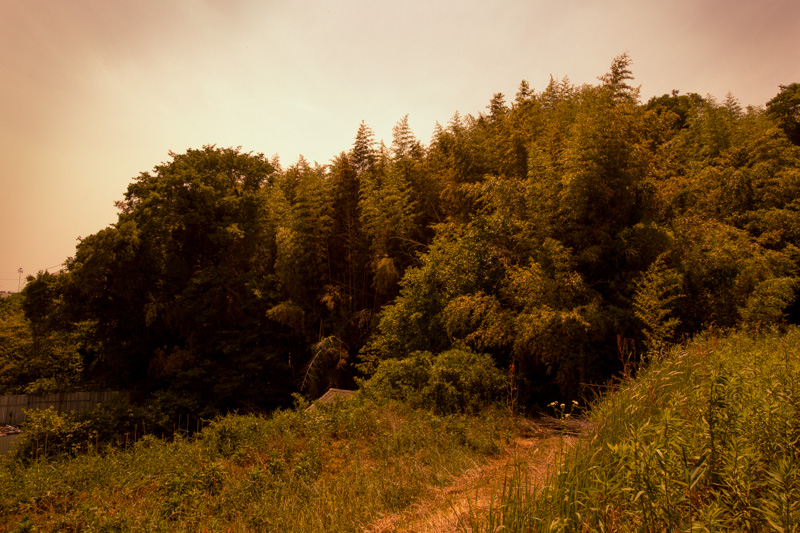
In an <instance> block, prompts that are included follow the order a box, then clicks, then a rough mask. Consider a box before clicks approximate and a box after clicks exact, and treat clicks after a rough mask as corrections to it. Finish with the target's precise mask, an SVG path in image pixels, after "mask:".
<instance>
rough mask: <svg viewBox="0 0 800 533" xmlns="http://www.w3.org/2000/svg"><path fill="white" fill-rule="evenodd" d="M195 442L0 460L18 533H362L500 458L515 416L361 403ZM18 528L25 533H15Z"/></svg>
mask: <svg viewBox="0 0 800 533" xmlns="http://www.w3.org/2000/svg"><path fill="white" fill-rule="evenodd" d="M304 407H305V405H304V404H302V403H301V404H300V405H298V407H297V408H296V409H293V410H284V411H279V412H277V413H274V414H273V415H272V416H270V417H265V416H252V415H229V416H225V417H222V418H219V419H217V420H215V421H213V422H212V423H210V424H209V425H208V426H207V427H205V428H203V429H202V430H201V431H199V432H198V433H197V434H196V435H194V436H192V437H191V438H189V437H181V435H180V433H178V434H177V435H176V437H175V438H174V439H173V440H171V441H169V442H168V441H165V440H162V439H157V438H155V437H152V436H146V437H144V438H141V439H140V440H138V441H137V442H136V443H135V444H134V445H131V446H128V447H127V448H126V447H119V448H113V447H112V448H106V449H105V451H104V450H103V449H100V451H99V452H98V451H96V450H95V451H92V448H91V447H88V448H87V450H88V451H85V452H81V453H77V454H76V453H73V450H66V451H65V453H64V454H62V455H60V456H57V457H51V456H47V455H42V456H40V457H39V458H37V459H35V460H33V461H27V462H26V461H21V460H18V459H17V460H15V459H14V458H9V457H5V458H2V460H1V461H0V478H2V479H3V488H2V491H0V516H3V521H2V522H3V523H2V525H0V528H2V527H6V528H8V530H9V531H15V530H16V531H193V532H194V531H231V532H236V531H241V532H244V531H298V532H317V531H326V532H338V531H342V532H344V531H360V530H361V529H362V528H363V527H364V526H365V525H367V524H369V523H370V522H371V521H373V520H375V519H377V518H378V517H380V516H381V515H383V514H388V513H392V512H396V511H398V510H401V509H404V508H406V507H407V506H409V505H410V504H411V503H412V502H413V501H415V500H416V499H418V498H420V497H421V496H423V495H424V493H425V491H426V490H429V488H430V487H435V486H441V485H444V484H446V483H448V482H449V481H450V480H451V479H452V478H453V477H454V476H456V475H458V474H459V473H461V472H463V471H464V470H466V469H468V468H471V467H473V466H475V464H476V463H479V462H481V461H482V460H483V458H485V457H486V456H489V455H493V454H495V453H497V452H498V451H499V450H500V449H501V447H502V446H503V444H504V443H505V441H506V440H507V439H510V438H513V436H514V432H515V427H514V421H513V419H510V418H509V417H508V416H504V415H503V416H501V415H499V414H498V413H497V412H495V411H491V410H490V411H488V412H485V413H484V414H483V415H477V416H466V415H460V414H455V415H449V416H437V415H435V414H432V413H431V412H429V411H424V410H416V409H412V408H410V407H407V406H406V405H404V404H400V403H395V402H387V401H383V402H376V401H372V400H368V399H365V398H362V397H361V395H358V394H357V395H354V396H352V397H350V398H348V399H346V400H341V401H336V402H333V403H331V404H320V405H318V406H317V408H316V409H314V410H313V411H307V412H306V411H304V409H303V408H304ZM15 528H16V529H15Z"/></svg>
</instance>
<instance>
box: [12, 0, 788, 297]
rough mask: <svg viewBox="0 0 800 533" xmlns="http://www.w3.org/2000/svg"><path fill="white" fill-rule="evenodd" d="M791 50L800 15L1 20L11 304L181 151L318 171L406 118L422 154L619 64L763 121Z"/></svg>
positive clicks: (278, 8)
mask: <svg viewBox="0 0 800 533" xmlns="http://www.w3.org/2000/svg"><path fill="white" fill-rule="evenodd" d="M798 34H800V2H797V0H760V1H759V2H755V1H752V0H671V1H669V2H664V1H660V2H655V1H650V0H602V1H600V0H558V1H553V0H492V1H491V2H489V1H486V0H403V1H393V2H385V1H381V0H336V1H333V0H260V1H256V0H136V1H133V0H130V1H128V0H114V1H109V0H0V71H1V72H2V78H0V80H2V81H0V290H5V291H16V290H17V289H18V288H19V287H20V279H22V284H24V276H26V275H29V274H32V275H35V274H36V273H37V272H38V271H41V270H47V269H49V271H50V272H55V271H58V270H59V268H60V265H61V264H62V263H63V262H64V261H65V260H66V259H67V258H68V257H70V256H73V255H74V253H75V246H76V245H77V243H78V239H79V237H85V236H88V235H91V234H93V233H96V232H97V231H100V230H101V229H103V228H105V227H107V226H109V225H110V224H113V223H114V222H115V221H116V219H117V211H116V208H115V207H114V202H115V201H117V200H120V199H122V197H123V194H124V193H125V190H126V189H127V186H128V184H129V183H130V182H131V181H132V179H133V178H134V177H136V176H138V175H139V174H140V173H141V172H149V171H150V170H152V169H153V167H154V166H156V165H158V164H160V163H162V162H167V161H169V160H170V156H169V152H170V151H173V152H177V153H181V152H184V151H185V150H187V149H189V148H201V147H202V146H204V145H209V144H213V145H216V146H218V147H239V146H240V147H241V148H242V150H243V151H245V152H254V153H263V154H265V155H267V156H269V157H271V156H273V155H275V154H277V155H278V156H279V157H280V161H281V163H282V165H283V166H288V165H291V164H293V163H295V162H296V161H297V159H298V158H299V156H300V155H303V156H304V157H305V158H306V159H307V160H309V161H317V162H318V163H320V164H326V163H328V162H329V161H330V160H331V159H332V158H333V157H334V156H336V155H337V154H339V153H340V152H342V151H345V150H349V149H350V148H351V147H352V143H353V140H354V138H355V135H356V132H357V130H358V126H359V124H360V123H361V122H362V121H364V122H365V123H366V124H367V125H369V126H370V127H371V128H372V129H373V130H374V131H375V134H376V137H377V138H378V139H383V140H385V141H386V143H387V145H388V144H390V143H391V131H392V127H393V126H394V125H395V124H396V123H397V122H398V121H400V120H401V119H402V118H403V116H405V115H406V114H407V115H408V116H409V124H410V126H411V128H412V130H413V131H414V133H415V134H416V136H417V138H418V139H420V140H421V141H422V142H423V143H425V144H427V143H428V141H429V140H430V137H431V134H432V132H433V130H434V127H435V125H436V123H437V122H439V123H441V124H444V125H446V124H447V122H448V121H449V120H450V118H451V117H452V116H453V114H454V113H455V112H459V113H460V114H462V115H466V114H471V115H477V114H479V113H482V112H486V106H487V105H488V104H489V100H490V99H491V98H492V95H494V94H495V93H498V92H502V93H504V94H505V95H506V96H507V101H512V100H513V98H514V95H515V93H516V91H517V89H518V87H519V84H520V82H521V81H522V80H523V79H524V80H527V81H528V82H529V83H530V85H531V87H532V88H533V89H534V90H535V91H537V92H539V91H542V90H543V89H544V88H545V87H546V86H547V84H548V83H549V81H550V77H551V76H553V77H554V78H556V79H561V78H563V77H564V76H568V77H569V79H570V81H571V82H572V83H573V84H575V85H580V84H583V83H590V84H594V83H597V78H598V77H599V76H601V75H603V74H604V73H605V72H607V71H608V69H609V66H610V65H611V62H612V60H613V59H614V58H615V57H617V56H619V55H620V54H623V53H626V52H627V53H628V55H629V57H630V58H631V60H632V62H633V63H632V71H633V74H634V77H635V80H634V84H638V85H640V87H641V98H642V100H643V101H647V100H648V99H649V98H650V97H652V96H660V95H662V94H665V93H669V92H670V91H672V90H673V89H676V90H679V91H681V92H682V93H688V92H696V93H699V94H701V95H704V96H705V95H711V96H714V97H715V98H717V99H718V100H723V99H724V98H725V97H726V95H727V94H728V93H731V94H732V95H733V96H735V97H736V98H737V99H738V100H739V101H740V102H741V104H742V105H743V106H749V105H752V106H764V104H765V103H766V102H767V101H769V100H770V99H771V98H772V97H774V96H775V95H776V94H777V93H778V91H779V90H780V89H779V85H781V84H783V85H787V84H789V83H793V82H800V45H798V40H797V35H798ZM20 268H22V270H23V274H22V278H20V275H19V273H18V270H19V269H20Z"/></svg>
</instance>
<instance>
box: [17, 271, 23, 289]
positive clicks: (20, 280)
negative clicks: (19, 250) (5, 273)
mask: <svg viewBox="0 0 800 533" xmlns="http://www.w3.org/2000/svg"><path fill="white" fill-rule="evenodd" d="M17 272H19V281H17V292H19V291H20V290H21V289H22V267H19V270H17Z"/></svg>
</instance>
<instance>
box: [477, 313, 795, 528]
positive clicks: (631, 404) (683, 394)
mask: <svg viewBox="0 0 800 533" xmlns="http://www.w3.org/2000/svg"><path fill="white" fill-rule="evenodd" d="M590 419H591V421H592V422H593V424H594V429H593V431H592V432H591V434H590V435H588V436H587V437H586V438H584V439H582V441H581V442H580V443H579V444H578V445H577V446H576V447H574V448H573V449H572V450H570V451H569V452H568V453H567V454H566V456H565V457H564V459H563V461H562V462H561V464H559V465H558V467H557V468H556V469H555V471H553V472H552V474H551V476H550V479H549V481H548V483H547V484H546V486H545V487H544V488H542V489H541V490H534V489H533V488H532V487H531V486H530V484H529V483H528V481H527V480H526V479H525V476H524V469H522V468H518V469H517V470H516V471H514V472H513V473H511V474H510V475H509V476H508V477H507V479H506V481H505V484H504V486H503V487H501V488H500V495H499V497H498V498H497V500H496V502H495V503H494V505H493V508H492V509H491V511H490V513H489V514H488V516H487V518H486V519H485V520H483V521H482V522H480V523H477V522H475V521H473V522H471V523H470V524H471V529H473V530H477V531H497V530H498V529H499V528H501V526H502V527H503V529H502V530H503V531H507V532H511V531H645V532H655V531H800V331H799V330H798V329H790V330H789V331H788V332H787V333H786V334H784V335H777V334H774V335H768V336H753V335H749V334H746V333H735V334H731V335H730V336H727V337H725V338H718V337H717V336H715V335H714V333H708V334H706V335H705V336H703V337H701V338H699V339H697V340H695V341H693V342H692V343H690V344H689V345H688V346H684V347H678V348H675V349H673V350H672V351H671V352H670V353H669V354H667V355H666V356H665V357H664V358H663V359H662V360H660V361H654V362H652V363H651V364H650V365H649V367H648V368H646V369H644V370H643V371H642V372H641V373H640V375H639V376H638V377H637V378H636V379H631V380H628V381H626V382H624V383H623V384H622V385H621V386H619V387H618V388H617V389H616V390H614V391H612V392H609V393H608V394H606V395H605V396H604V397H603V398H602V399H601V400H600V401H598V402H597V404H596V405H595V406H594V407H593V409H592V410H591V414H590Z"/></svg>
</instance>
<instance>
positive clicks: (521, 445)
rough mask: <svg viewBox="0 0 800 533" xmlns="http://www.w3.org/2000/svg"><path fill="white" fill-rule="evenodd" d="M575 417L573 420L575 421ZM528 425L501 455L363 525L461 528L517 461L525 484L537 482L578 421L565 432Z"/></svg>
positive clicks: (382, 530)
mask: <svg viewBox="0 0 800 533" xmlns="http://www.w3.org/2000/svg"><path fill="white" fill-rule="evenodd" d="M576 422H577V421H576ZM529 425H530V427H529V430H527V431H525V433H524V435H523V436H522V437H520V438H517V439H516V440H514V441H513V442H511V443H509V445H508V446H506V447H505V449H504V450H503V452H502V453H501V454H500V456H499V457H497V458H495V459H491V460H489V462H487V463H485V464H482V465H479V466H477V467H475V468H473V469H471V470H468V471H467V472H465V473H464V474H463V475H462V476H460V477H458V478H456V479H455V480H454V481H453V482H452V483H450V484H449V485H447V486H446V487H441V488H432V489H430V493H429V494H428V496H426V497H424V498H423V499H422V500H420V501H419V502H417V503H416V504H414V505H413V506H412V507H411V508H409V509H407V510H406V511H404V512H402V513H397V514H392V515H388V516H385V517H383V518H381V519H380V520H378V521H376V522H374V523H373V524H371V526H370V527H369V528H367V529H365V532H368V533H389V532H415V533H425V532H431V533H432V532H437V533H450V532H455V531H459V525H460V524H463V525H466V524H469V523H470V521H469V520H470V517H475V516H476V515H477V516H479V517H480V516H481V515H484V514H485V513H486V512H487V511H488V509H489V506H490V504H491V502H492V499H493V498H494V499H496V498H497V496H498V492H499V490H500V489H501V488H502V486H503V480H504V479H505V477H506V476H508V475H510V474H511V473H512V472H513V468H514V467H515V466H516V465H517V464H518V465H520V466H521V467H522V468H524V469H525V473H526V475H527V479H528V483H529V484H531V485H535V486H539V485H541V484H542V483H543V482H544V481H545V479H546V477H547V473H548V470H549V469H550V468H552V467H553V466H554V465H555V464H556V461H557V458H558V456H559V453H560V452H561V450H562V448H563V450H566V449H567V448H568V447H570V446H571V445H572V444H574V443H575V442H576V441H577V437H576V436H575V433H577V432H580V431H581V430H582V429H585V428H581V427H579V426H574V425H572V424H571V426H572V427H570V428H569V432H568V433H567V434H565V435H562V433H561V432H560V431H559V429H558V428H557V427H556V426H555V425H554V424H553V423H552V421H538V422H537V421H530V422H529Z"/></svg>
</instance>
